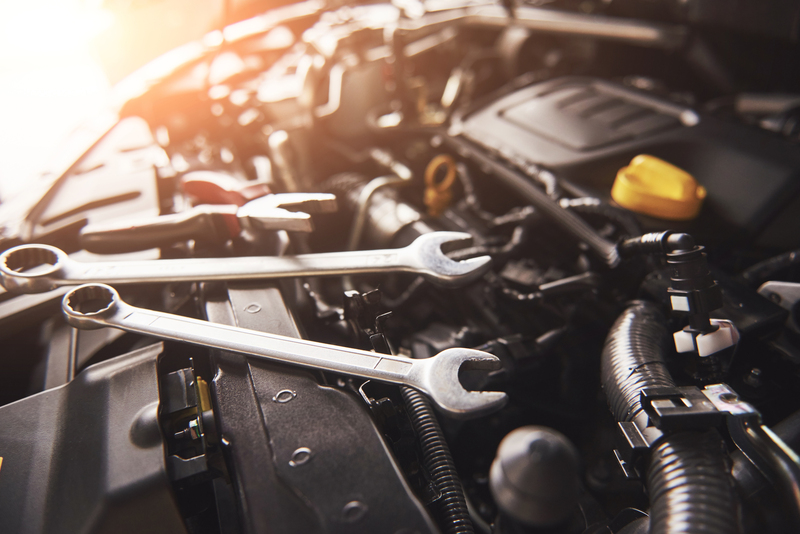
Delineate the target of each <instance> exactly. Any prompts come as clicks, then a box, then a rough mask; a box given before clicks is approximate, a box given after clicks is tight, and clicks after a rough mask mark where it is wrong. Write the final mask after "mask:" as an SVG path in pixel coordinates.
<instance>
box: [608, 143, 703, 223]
mask: <svg viewBox="0 0 800 534" xmlns="http://www.w3.org/2000/svg"><path fill="white" fill-rule="evenodd" d="M611 198H613V199H614V201H616V203H617V204H619V205H620V206H622V207H623V208H627V209H629V210H631V211H635V212H637V213H642V214H644V215H650V216H651V217H658V218H659V219H668V220H671V221H687V220H689V219H694V218H695V217H697V214H698V213H700V208H701V206H702V205H703V199H705V198H706V189H705V188H704V187H703V186H702V185H700V184H698V183H697V180H695V179H694V177H693V176H692V175H691V174H689V173H688V172H686V171H684V170H683V169H679V168H678V167H676V166H674V165H672V164H670V163H667V162H666V161H664V160H661V159H658V158H656V157H654V156H649V155H647V154H640V155H638V156H636V157H635V158H633V159H632V160H631V163H630V165H628V166H627V167H623V168H621V169H620V170H619V172H618V173H617V178H616V180H614V185H613V187H612V188H611Z"/></svg>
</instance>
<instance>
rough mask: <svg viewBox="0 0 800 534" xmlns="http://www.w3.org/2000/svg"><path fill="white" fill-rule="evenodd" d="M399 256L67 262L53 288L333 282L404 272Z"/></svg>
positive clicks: (391, 253)
mask: <svg viewBox="0 0 800 534" xmlns="http://www.w3.org/2000/svg"><path fill="white" fill-rule="evenodd" d="M402 252H403V250H402V249H398V250H370V251H368V253H361V252H358V253H340V252H332V253H323V254H303V255H298V256H286V257H277V256H261V257H255V256H254V257H239V258H225V259H219V258H215V259H199V258H190V259H177V260H158V261H116V262H96V263H81V262H76V261H72V260H69V261H68V262H67V263H65V265H64V267H63V268H62V270H61V274H60V276H59V277H58V278H55V279H54V282H55V283H56V284H58V285H76V284H82V283H87V282H98V283H107V284H130V283H143V282H194V281H200V280H203V281H214V280H230V281H234V280H267V279H272V278H286V277H287V276H337V275H343V274H363V273H379V272H390V271H400V270H408V267H407V266H404V265H402V264H400V258H401V254H402Z"/></svg>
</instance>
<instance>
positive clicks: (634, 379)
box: [601, 302, 738, 534]
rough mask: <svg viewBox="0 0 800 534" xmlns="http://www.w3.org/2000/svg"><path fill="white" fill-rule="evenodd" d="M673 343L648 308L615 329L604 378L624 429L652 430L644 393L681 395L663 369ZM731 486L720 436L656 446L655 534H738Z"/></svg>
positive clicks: (672, 437)
mask: <svg viewBox="0 0 800 534" xmlns="http://www.w3.org/2000/svg"><path fill="white" fill-rule="evenodd" d="M668 339H669V338H668V333H667V329H666V327H665V326H664V319H663V317H662V315H661V313H660V312H659V310H658V308H657V307H656V306H655V305H654V304H651V303H647V302H636V303H634V304H632V305H631V306H630V307H628V309H626V310H625V312H623V313H622V315H620V317H619V318H618V319H617V321H616V322H615V323H614V326H612V327H611V331H610V333H609V335H608V338H607V339H606V344H605V347H604V349H603V355H602V363H601V365H602V368H601V377H602V380H603V388H604V390H605V393H606V398H607V399H608V404H609V406H610V407H611V411H612V412H613V413H614V416H615V417H616V419H617V421H635V422H636V423H637V424H639V425H642V424H645V423H646V421H645V420H644V419H645V418H646V414H645V413H644V411H643V409H642V406H641V403H640V401H639V394H640V393H641V391H642V389H644V388H651V387H674V385H675V383H674V382H673V380H672V377H671V376H670V374H669V371H668V370H667V367H666V365H665V363H664V353H665V350H666V346H667V341H668ZM729 479H730V470H729V469H728V467H727V465H726V463H725V459H724V455H723V443H722V439H721V438H720V436H719V435H718V434H717V433H716V431H709V432H707V433H699V432H678V433H674V434H668V435H666V436H664V437H662V438H660V439H659V440H657V441H656V442H655V443H654V444H653V447H652V448H651V450H650V465H649V469H648V471H647V488H648V491H649V493H650V505H651V511H650V532H651V534H678V533H681V534H695V533H696V534H700V533H702V534H730V533H735V532H737V531H738V527H737V519H736V513H735V510H736V503H735V500H734V494H733V490H732V486H731V483H730V481H729Z"/></svg>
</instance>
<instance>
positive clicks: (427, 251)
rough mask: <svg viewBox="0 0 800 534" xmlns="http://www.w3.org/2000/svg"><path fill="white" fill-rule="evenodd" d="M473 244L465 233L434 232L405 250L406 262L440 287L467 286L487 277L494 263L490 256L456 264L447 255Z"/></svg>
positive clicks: (415, 241)
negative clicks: (486, 274)
mask: <svg viewBox="0 0 800 534" xmlns="http://www.w3.org/2000/svg"><path fill="white" fill-rule="evenodd" d="M470 244H472V236H471V235H469V234H467V233H465V232H433V233H430V234H425V235H422V236H420V237H418V238H417V239H415V240H414V242H413V243H411V244H410V245H409V246H407V247H406V248H405V249H403V250H404V256H405V258H404V259H405V260H406V261H408V263H409V264H412V265H414V266H415V267H417V268H418V269H419V270H420V271H421V272H422V274H423V276H425V277H427V278H429V279H433V280H435V281H437V282H439V283H440V284H443V285H448V286H456V285H464V284H468V283H470V282H473V281H475V280H477V279H478V278H480V277H481V276H483V275H484V274H485V273H486V271H488V270H489V268H490V267H491V261H492V258H491V257H489V256H479V257H477V258H469V259H466V260H453V259H451V258H448V257H447V256H446V255H445V253H446V252H450V251H452V250H457V249H459V248H463V247H466V246H469V245H470Z"/></svg>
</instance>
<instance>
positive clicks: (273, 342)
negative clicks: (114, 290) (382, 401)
mask: <svg viewBox="0 0 800 534" xmlns="http://www.w3.org/2000/svg"><path fill="white" fill-rule="evenodd" d="M103 322H104V323H105V324H107V325H108V326H115V327H117V328H121V329H123V330H127V331H129V332H134V333H138V334H145V335H150V336H156V337H159V338H162V339H171V340H175V341H182V342H186V343H192V344H195V345H201V346H205V347H213V348H217V349H220V350H229V351H233V352H239V353H241V354H247V355H249V356H256V357H261V358H265V359H269V360H274V361H279V362H284V363H290V364H293V365H301V366H304V367H311V368H314V369H324V370H326V371H333V372H339V373H344V374H348V375H353V376H360V377H362V378H367V379H374V380H381V381H384V382H391V383H395V384H406V385H408V376H409V374H410V372H411V369H412V367H413V366H414V365H415V363H418V362H415V361H414V360H405V359H402V358H396V357H392V356H386V355H382V354H376V353H373V352H367V351H364V350H358V349H350V348H346V347H339V346H336V345H328V344H325V343H317V342H314V341H307V340H302V339H301V340H298V339H293V338H286V337H284V336H279V335H275V334H267V333H263V332H257V331H254V330H245V329H242V328H236V327H231V326H226V325H221V324H216V323H209V322H207V321H200V320H197V319H190V318H188V317H180V316H176V315H168V314H160V313H157V312H151V311H147V310H142V309H139V308H133V307H130V306H119V308H118V310H117V311H116V312H115V313H114V314H113V315H110V316H108V317H106V318H105V319H104V321H103Z"/></svg>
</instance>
